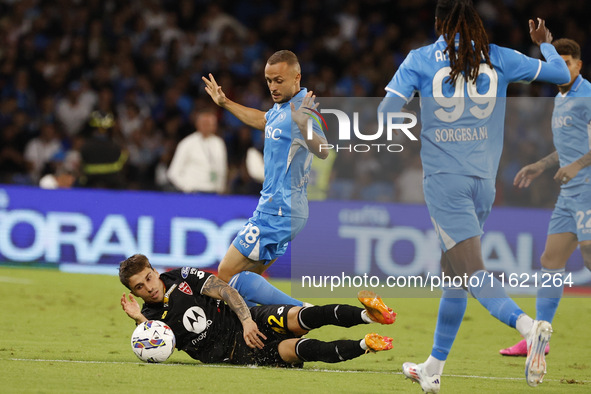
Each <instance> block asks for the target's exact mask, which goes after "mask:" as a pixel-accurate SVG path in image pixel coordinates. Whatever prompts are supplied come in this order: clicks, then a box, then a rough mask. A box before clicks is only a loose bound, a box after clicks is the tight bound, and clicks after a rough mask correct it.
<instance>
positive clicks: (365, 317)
mask: <svg viewBox="0 0 591 394" xmlns="http://www.w3.org/2000/svg"><path fill="white" fill-rule="evenodd" d="M361 318H362V319H363V321H364V322H366V323H377V322H375V321H373V320H371V317H369V315H368V314H367V311H366V310H365V309H364V310H363V311H362V312H361Z"/></svg>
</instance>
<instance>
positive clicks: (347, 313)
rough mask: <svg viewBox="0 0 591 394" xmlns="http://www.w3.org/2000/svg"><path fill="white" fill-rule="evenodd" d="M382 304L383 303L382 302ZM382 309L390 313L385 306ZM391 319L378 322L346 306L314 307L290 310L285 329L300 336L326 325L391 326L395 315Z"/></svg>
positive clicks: (365, 312) (364, 312)
mask: <svg viewBox="0 0 591 394" xmlns="http://www.w3.org/2000/svg"><path fill="white" fill-rule="evenodd" d="M382 304H383V302H382ZM383 305H384V307H385V308H386V309H388V310H390V311H391V309H390V308H388V307H387V306H386V305H385V304H383ZM390 316H391V319H387V320H383V321H378V320H376V319H375V318H373V317H371V316H370V315H369V314H368V311H367V307H366V309H363V308H359V307H356V306H352V305H346V304H330V305H314V306H309V307H305V308H291V309H290V310H289V312H288V315H287V328H288V330H289V331H290V332H292V333H293V334H295V335H298V336H301V335H304V334H306V333H307V332H308V331H310V330H313V329H315V328H320V327H323V326H327V325H332V326H338V327H353V326H356V325H359V324H369V323H378V322H379V323H381V324H392V323H394V321H395V320H396V318H395V316H396V314H395V313H394V312H390Z"/></svg>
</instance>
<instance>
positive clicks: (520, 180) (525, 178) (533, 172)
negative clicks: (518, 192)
mask: <svg viewBox="0 0 591 394" xmlns="http://www.w3.org/2000/svg"><path fill="white" fill-rule="evenodd" d="M542 172H544V166H543V165H540V164H539V163H534V164H529V165H527V166H525V167H523V168H522V169H521V170H519V172H518V173H517V175H515V178H513V186H517V187H518V188H519V189H521V188H524V187H528V186H529V185H530V184H531V181H533V180H534V179H536V178H537V177H539V176H540V174H541V173H542Z"/></svg>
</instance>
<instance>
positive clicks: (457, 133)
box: [380, 35, 568, 251]
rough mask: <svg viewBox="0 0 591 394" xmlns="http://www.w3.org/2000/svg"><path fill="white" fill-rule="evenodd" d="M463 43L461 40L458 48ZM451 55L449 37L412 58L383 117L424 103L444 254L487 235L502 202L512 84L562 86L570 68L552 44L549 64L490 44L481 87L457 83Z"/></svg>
mask: <svg viewBox="0 0 591 394" xmlns="http://www.w3.org/2000/svg"><path fill="white" fill-rule="evenodd" d="M458 40H459V35H456V47H457V46H458ZM446 48H447V42H446V41H445V39H444V37H443V35H442V36H440V37H439V39H438V40H437V41H436V42H435V43H433V44H431V45H428V46H425V47H422V48H419V49H416V50H413V51H411V52H410V53H409V54H408V56H407V57H406V59H405V60H404V62H403V63H402V64H401V65H400V67H399V68H398V70H397V71H396V73H395V75H394V77H393V78H392V80H391V81H390V83H389V84H388V85H387V86H386V88H385V89H386V91H387V94H386V98H385V99H384V101H383V102H382V104H381V106H380V112H398V111H399V110H400V108H401V107H402V105H403V104H404V102H409V101H410V100H411V99H412V97H413V96H414V94H415V92H418V93H419V95H420V97H421V123H422V130H421V143H422V146H421V161H422V163H423V171H424V177H425V179H424V182H423V186H424V193H425V201H426V203H427V207H428V208H429V213H430V216H431V220H432V222H433V225H434V227H435V230H436V232H437V234H438V236H439V240H440V243H441V247H442V249H443V250H444V251H447V250H449V249H451V248H452V247H453V246H455V245H456V244H457V243H458V242H460V241H463V240H465V239H468V238H471V237H474V236H479V235H482V228H483V225H484V221H485V220H486V218H487V217H488V214H489V213H490V210H491V207H492V203H493V201H494V196H495V188H494V180H495V178H496V174H497V169H498V166H499V160H500V157H501V151H502V148H503V131H504V121H505V100H506V92H507V86H508V84H509V83H511V82H526V83H529V82H532V81H535V80H542V81H548V82H553V83H557V84H560V83H564V82H565V81H566V80H567V78H568V69H567V67H566V65H565V63H564V60H562V58H561V57H560V56H559V55H558V53H557V52H556V50H555V48H554V46H552V45H551V44H548V43H542V44H541V45H540V48H541V51H542V54H543V55H544V57H545V58H546V59H547V62H543V61H541V60H539V59H533V58H530V57H527V56H525V55H523V54H521V53H519V52H517V51H515V50H513V49H508V48H503V47H500V46H497V45H494V44H489V57H490V63H491V64H492V67H490V66H489V65H488V64H487V63H486V62H485V61H484V59H483V61H482V63H481V64H480V66H479V68H478V76H477V78H476V80H475V81H473V80H470V78H466V76H465V75H464V74H463V73H460V74H458V75H457V78H456V80H455V82H454V83H450V72H451V67H450V61H449V58H448V54H447V51H446ZM467 79H468V80H467ZM433 175H438V176H437V177H433ZM466 177H470V178H466Z"/></svg>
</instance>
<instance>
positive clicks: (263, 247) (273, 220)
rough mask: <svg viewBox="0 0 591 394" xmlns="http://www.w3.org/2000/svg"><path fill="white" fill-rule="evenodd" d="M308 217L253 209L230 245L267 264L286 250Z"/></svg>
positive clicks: (245, 254) (252, 258)
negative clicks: (278, 214) (275, 213)
mask: <svg viewBox="0 0 591 394" xmlns="http://www.w3.org/2000/svg"><path fill="white" fill-rule="evenodd" d="M307 221H308V219H305V218H294V217H289V216H287V217H286V216H277V215H270V214H267V213H263V212H260V211H254V213H253V215H252V217H251V218H250V219H248V222H246V224H245V225H244V227H243V228H242V230H241V231H240V232H239V233H238V235H237V236H236V238H234V241H232V245H234V246H235V247H236V249H238V250H239V251H240V253H242V255H243V256H245V257H248V258H249V259H251V260H254V261H261V262H262V263H263V264H267V263H269V262H270V261H272V260H275V259H276V258H277V257H279V256H283V255H284V254H285V251H286V250H287V244H288V242H289V241H291V240H292V239H294V238H295V236H296V235H297V234H298V233H299V232H300V231H301V230H302V229H303V228H304V226H305V225H306V222H307Z"/></svg>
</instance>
